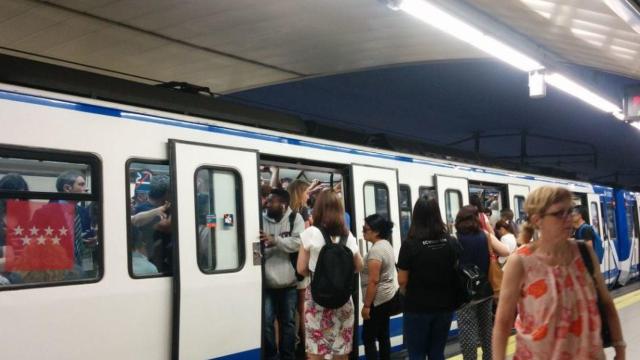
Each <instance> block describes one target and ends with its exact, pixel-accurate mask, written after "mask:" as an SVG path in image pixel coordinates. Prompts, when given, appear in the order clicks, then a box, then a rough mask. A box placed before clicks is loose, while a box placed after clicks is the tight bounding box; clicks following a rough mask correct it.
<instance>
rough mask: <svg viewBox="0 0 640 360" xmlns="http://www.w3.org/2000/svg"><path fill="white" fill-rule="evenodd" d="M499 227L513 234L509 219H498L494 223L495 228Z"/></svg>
mask: <svg viewBox="0 0 640 360" xmlns="http://www.w3.org/2000/svg"><path fill="white" fill-rule="evenodd" d="M500 228H503V229H505V230H507V231H508V232H510V233H512V234H513V231H512V229H511V224H510V223H509V221H506V220H502V219H501V220H498V222H497V223H496V230H498V229H500Z"/></svg>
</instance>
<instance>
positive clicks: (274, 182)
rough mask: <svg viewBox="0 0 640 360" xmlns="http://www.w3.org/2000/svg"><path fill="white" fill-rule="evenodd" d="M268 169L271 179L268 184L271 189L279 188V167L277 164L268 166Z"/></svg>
mask: <svg viewBox="0 0 640 360" xmlns="http://www.w3.org/2000/svg"><path fill="white" fill-rule="evenodd" d="M269 170H270V171H271V179H270V180H269V185H271V188H272V189H275V188H281V187H282V185H281V184H280V168H279V167H277V166H269Z"/></svg>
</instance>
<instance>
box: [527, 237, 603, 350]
mask: <svg viewBox="0 0 640 360" xmlns="http://www.w3.org/2000/svg"><path fill="white" fill-rule="evenodd" d="M571 251H572V253H573V260H572V261H571V263H570V264H568V265H557V266H551V265H548V264H547V263H545V262H544V261H543V258H542V256H541V255H539V254H537V253H536V252H535V251H532V249H531V245H525V246H522V247H520V248H519V249H518V250H517V251H516V253H517V254H518V255H519V256H520V258H521V259H522V262H523V264H524V277H525V279H524V285H523V287H522V294H521V296H520V301H519V303H518V316H517V318H516V323H515V326H516V330H517V334H516V354H515V356H514V359H515V360H529V359H549V360H569V359H571V360H573V359H604V352H603V349H602V339H601V338H600V325H601V324H600V314H599V313H598V308H597V305H596V293H595V288H594V284H593V281H592V278H591V276H590V275H589V273H588V271H587V269H586V267H585V265H584V262H583V261H582V257H581V256H580V251H579V249H578V246H577V244H576V243H575V242H573V241H572V242H571Z"/></svg>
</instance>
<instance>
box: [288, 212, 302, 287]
mask: <svg viewBox="0 0 640 360" xmlns="http://www.w3.org/2000/svg"><path fill="white" fill-rule="evenodd" d="M296 215H298V213H297V212H295V211H291V214H289V236H291V234H292V233H293V225H294V223H295V222H296ZM289 260H290V261H291V266H293V272H294V273H296V280H298V281H302V280H304V276H302V275H300V274H298V252H297V251H296V252H292V253H289Z"/></svg>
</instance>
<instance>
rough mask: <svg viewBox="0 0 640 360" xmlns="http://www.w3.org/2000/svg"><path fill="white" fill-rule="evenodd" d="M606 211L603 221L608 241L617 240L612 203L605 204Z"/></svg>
mask: <svg viewBox="0 0 640 360" xmlns="http://www.w3.org/2000/svg"><path fill="white" fill-rule="evenodd" d="M606 206H607V211H606V212H605V218H606V219H605V221H606V225H607V231H608V232H609V236H610V237H611V238H610V240H613V239H617V238H618V232H617V231H616V218H615V206H614V204H613V203H612V202H609V203H607V205H606Z"/></svg>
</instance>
